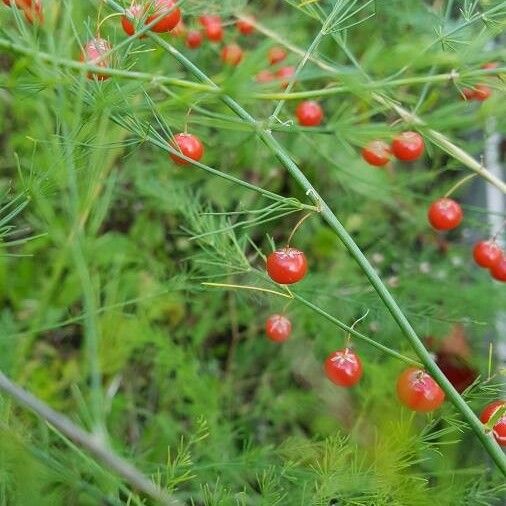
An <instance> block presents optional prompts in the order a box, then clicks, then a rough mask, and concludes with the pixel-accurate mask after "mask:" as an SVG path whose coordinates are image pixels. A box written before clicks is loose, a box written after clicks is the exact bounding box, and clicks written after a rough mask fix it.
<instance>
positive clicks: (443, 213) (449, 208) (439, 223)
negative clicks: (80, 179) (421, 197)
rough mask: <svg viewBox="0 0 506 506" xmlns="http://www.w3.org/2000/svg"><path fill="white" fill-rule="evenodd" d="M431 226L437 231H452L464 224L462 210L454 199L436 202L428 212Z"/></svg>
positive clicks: (443, 199)
mask: <svg viewBox="0 0 506 506" xmlns="http://www.w3.org/2000/svg"><path fill="white" fill-rule="evenodd" d="M427 215H428V218H429V222H430V224H431V225H432V226H433V227H434V228H435V229H436V230H452V229H454V228H455V227H458V226H459V225H460V223H461V222H462V218H463V217H464V214H463V212H462V208H461V207H460V206H459V205H458V204H457V202H455V201H454V200H452V199H448V198H442V199H439V200H436V201H435V202H434V203H433V204H432V205H431V206H430V207H429V212H428V214H427Z"/></svg>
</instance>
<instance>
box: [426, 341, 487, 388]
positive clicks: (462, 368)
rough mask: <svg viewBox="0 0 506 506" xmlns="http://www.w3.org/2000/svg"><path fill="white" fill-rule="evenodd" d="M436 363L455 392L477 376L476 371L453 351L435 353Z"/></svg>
mask: <svg viewBox="0 0 506 506" xmlns="http://www.w3.org/2000/svg"><path fill="white" fill-rule="evenodd" d="M436 364H437V365H438V367H439V368H440V369H441V371H442V372H443V374H444V375H445V376H446V377H447V378H448V381H449V382H450V383H451V384H452V385H453V386H454V387H455V390H457V392H463V391H464V390H465V389H466V388H467V387H468V386H470V385H471V384H472V383H473V381H474V380H475V379H476V378H477V376H478V372H477V371H476V370H475V369H473V368H472V367H471V366H470V365H469V363H468V362H467V361H466V360H465V359H463V358H462V357H460V356H458V355H456V354H455V353H450V352H446V351H439V352H438V353H437V354H436Z"/></svg>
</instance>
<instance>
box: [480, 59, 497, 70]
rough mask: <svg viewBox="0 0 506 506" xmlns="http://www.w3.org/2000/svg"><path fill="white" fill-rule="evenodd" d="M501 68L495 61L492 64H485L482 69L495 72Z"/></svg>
mask: <svg viewBox="0 0 506 506" xmlns="http://www.w3.org/2000/svg"><path fill="white" fill-rule="evenodd" d="M498 66H499V64H498V63H497V62H495V61H491V62H488V63H484V64H483V65H482V66H481V68H482V69H486V70H494V69H496V68H497V67H498Z"/></svg>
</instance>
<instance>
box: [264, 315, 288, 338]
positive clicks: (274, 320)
mask: <svg viewBox="0 0 506 506" xmlns="http://www.w3.org/2000/svg"><path fill="white" fill-rule="evenodd" d="M265 332H266V334H267V337H268V338H269V339H270V340H271V341H275V342H277V343H282V342H283V341H286V340H287V339H288V338H289V337H290V334H291V332H292V323H291V322H290V320H289V319H288V318H286V316H283V315H280V314H273V315H272V316H269V318H267V321H266V322H265Z"/></svg>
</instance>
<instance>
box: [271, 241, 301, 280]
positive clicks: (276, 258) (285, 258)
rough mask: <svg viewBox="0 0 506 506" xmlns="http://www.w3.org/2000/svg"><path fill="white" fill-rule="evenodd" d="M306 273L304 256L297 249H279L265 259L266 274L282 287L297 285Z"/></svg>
mask: <svg viewBox="0 0 506 506" xmlns="http://www.w3.org/2000/svg"><path fill="white" fill-rule="evenodd" d="M306 272H307V260H306V256H305V255H304V253H303V252H302V251H299V250H298V249H295V248H283V249H279V250H276V251H273V252H272V253H271V254H270V255H269V256H268V257H267V274H268V275H269V277H270V278H271V279H272V280H273V281H275V282H276V283H280V284H282V285H291V284H292V283H297V281H300V280H301V279H303V278H304V276H305V275H306Z"/></svg>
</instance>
